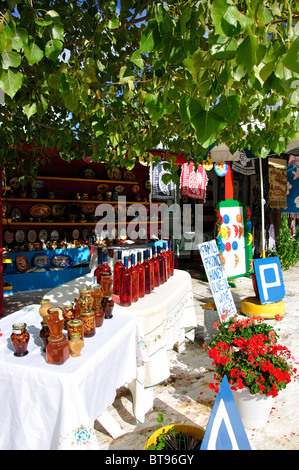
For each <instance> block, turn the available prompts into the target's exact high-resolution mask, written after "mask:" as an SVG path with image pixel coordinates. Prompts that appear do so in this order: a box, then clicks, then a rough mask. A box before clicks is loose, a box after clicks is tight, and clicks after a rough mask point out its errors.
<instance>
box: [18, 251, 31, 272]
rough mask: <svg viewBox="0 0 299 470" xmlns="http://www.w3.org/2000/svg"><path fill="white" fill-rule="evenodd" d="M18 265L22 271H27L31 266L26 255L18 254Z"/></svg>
mask: <svg viewBox="0 0 299 470" xmlns="http://www.w3.org/2000/svg"><path fill="white" fill-rule="evenodd" d="M16 267H17V269H18V270H19V271H20V272H21V273H24V272H25V271H27V269H28V268H29V261H28V259H27V258H26V256H25V255H18V256H17V257H16Z"/></svg>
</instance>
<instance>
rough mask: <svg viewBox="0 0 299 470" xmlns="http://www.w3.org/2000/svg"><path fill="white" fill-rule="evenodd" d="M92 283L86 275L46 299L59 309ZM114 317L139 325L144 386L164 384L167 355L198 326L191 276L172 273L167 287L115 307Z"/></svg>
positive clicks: (184, 272) (168, 373)
mask: <svg viewBox="0 0 299 470" xmlns="http://www.w3.org/2000/svg"><path fill="white" fill-rule="evenodd" d="M92 282H93V274H92V273H89V274H87V275H85V276H82V277H80V278H77V279H74V280H73V281H70V282H68V283H66V284H63V285H61V286H59V287H56V288H55V289H52V290H51V291H50V292H48V293H47V294H46V296H45V297H47V298H49V299H50V301H51V303H52V304H53V305H61V304H62V303H63V302H66V301H73V300H74V298H75V297H77V296H78V295H79V288H83V287H86V286H87V285H90V284H91V283H92ZM113 315H114V316H122V315H129V316H131V317H134V318H136V320H137V322H138V326H139V333H140V335H141V337H142V338H143V339H144V342H145V349H146V353H147V354H148V357H149V360H146V361H145V363H144V384H143V385H144V386H145V387H152V386H154V385H156V384H158V383H160V382H162V381H164V380H166V379H167V378H168V377H169V375H170V370H169V360H168V353H167V351H169V350H171V349H172V348H173V346H174V344H175V343H176V342H178V341H183V339H184V336H185V330H186V329H192V328H195V327H196V326H197V322H196V315H195V308H194V299H193V292H192V280H191V276H190V274H189V273H188V272H186V271H181V270H174V275H173V276H172V277H170V278H169V279H168V281H167V282H166V283H164V284H163V285H161V286H159V287H158V288H156V289H154V291H153V292H152V293H151V294H149V295H146V296H145V297H144V298H142V299H139V300H138V301H137V302H136V303H133V304H132V305H131V306H130V307H120V306H119V305H117V304H115V306H114V310H113ZM142 380H143V379H142Z"/></svg>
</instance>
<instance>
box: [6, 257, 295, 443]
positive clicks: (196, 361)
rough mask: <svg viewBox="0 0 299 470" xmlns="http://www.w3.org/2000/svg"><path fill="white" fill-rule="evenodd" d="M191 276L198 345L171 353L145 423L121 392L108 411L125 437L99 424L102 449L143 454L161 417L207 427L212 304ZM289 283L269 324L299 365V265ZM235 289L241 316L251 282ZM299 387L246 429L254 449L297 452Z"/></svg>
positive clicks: (13, 299) (18, 297)
mask: <svg viewBox="0 0 299 470" xmlns="http://www.w3.org/2000/svg"><path fill="white" fill-rule="evenodd" d="M184 268H185V269H186V270H188V271H189V272H190V274H191V276H192V282H193V292H194V299H195V306H196V316H197V325H198V326H197V329H196V330H195V339H194V341H189V340H187V342H186V351H185V353H184V354H178V353H177V352H175V351H170V352H169V359H170V363H171V375H170V377H169V378H168V379H167V380H166V381H165V382H163V383H161V384H160V385H157V386H156V387H154V407H153V410H152V411H150V412H149V413H147V415H146V420H145V422H144V423H136V421H135V419H134V417H133V415H132V403H131V396H130V394H129V392H128V391H127V389H125V388H121V389H119V390H118V393H117V396H116V399H115V402H114V403H113V405H112V406H111V407H109V412H110V413H111V415H112V416H113V417H114V418H115V420H116V421H117V422H118V423H119V425H120V426H121V427H122V429H123V433H124V434H123V435H122V436H120V437H119V438H117V439H113V438H112V437H111V436H110V435H109V434H108V433H107V432H106V430H105V429H104V428H102V426H101V425H100V424H99V423H97V422H96V423H95V428H96V433H97V437H98V442H99V445H100V448H101V449H102V450H142V449H143V448H144V445H145V443H146V441H147V439H148V438H149V437H150V435H151V434H152V433H153V432H154V431H155V430H156V429H158V428H159V427H160V425H159V424H158V423H157V422H156V418H157V416H158V413H163V414H164V425H168V424H174V423H184V424H194V423H195V424H197V425H200V426H202V427H204V428H205V427H206V425H207V422H208V419H209V416H210V413H211V409H212V406H213V403H214V400H215V394H214V393H213V392H211V390H210V389H209V387H208V384H209V382H210V381H211V380H212V377H213V373H214V371H213V367H212V366H211V361H210V359H209V358H208V356H207V354H206V352H205V351H203V350H202V343H203V340H204V310H203V306H204V304H205V303H206V302H208V301H213V298H212V295H211V291H210V288H209V285H208V283H207V282H205V281H204V280H203V278H202V276H201V275H200V272H199V270H197V269H194V265H193V267H192V265H191V267H190V265H189V266H188V265H186V266H184ZM283 278H284V283H285V290H286V296H285V299H284V301H285V305H286V313H285V314H284V317H283V320H282V321H281V322H279V323H277V322H276V321H275V320H272V319H269V320H267V321H268V322H270V323H272V324H273V325H274V324H275V323H276V325H275V328H276V327H277V328H279V330H280V331H279V334H280V342H281V344H284V345H285V346H287V347H288V348H289V349H290V350H291V351H292V354H293V355H294V357H295V359H296V360H297V361H299V301H298V292H299V263H298V264H297V266H295V267H294V268H292V269H290V270H289V271H286V272H283ZM235 282H236V285H237V287H235V288H232V293H233V297H234V301H235V304H236V306H237V309H238V311H240V304H241V300H242V299H243V298H245V297H247V296H253V295H254V292H253V288H252V283H251V280H250V279H248V278H245V277H244V278H238V279H237V280H236V281H235ZM45 292H46V291H44V290H43V291H34V292H33V291H31V292H30V293H21V294H15V295H13V296H10V297H6V298H5V314H9V313H11V312H13V311H16V310H18V309H19V308H21V307H22V306H24V305H27V304H30V303H36V302H39V300H40V299H41V298H42V297H43V296H44V295H45ZM298 396H299V386H298V383H291V384H289V385H288V386H287V388H286V390H284V391H282V392H281V393H280V395H279V396H278V397H277V398H275V404H274V407H273V408H272V411H271V414H270V417H269V421H268V423H267V425H266V426H265V427H264V428H263V429H261V430H246V433H247V436H248V439H249V442H250V445H251V447H252V449H254V450H295V449H298V448H299V407H298V404H299V403H298Z"/></svg>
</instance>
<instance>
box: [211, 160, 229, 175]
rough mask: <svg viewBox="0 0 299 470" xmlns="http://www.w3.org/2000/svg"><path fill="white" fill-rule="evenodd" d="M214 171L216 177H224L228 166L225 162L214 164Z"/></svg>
mask: <svg viewBox="0 0 299 470" xmlns="http://www.w3.org/2000/svg"><path fill="white" fill-rule="evenodd" d="M214 170H215V173H216V175H218V176H225V175H226V173H227V172H228V164H227V163H226V162H216V163H214Z"/></svg>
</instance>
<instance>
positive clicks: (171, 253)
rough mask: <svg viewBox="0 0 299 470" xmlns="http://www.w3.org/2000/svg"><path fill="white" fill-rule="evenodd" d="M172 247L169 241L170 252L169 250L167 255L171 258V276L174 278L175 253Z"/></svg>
mask: <svg viewBox="0 0 299 470" xmlns="http://www.w3.org/2000/svg"><path fill="white" fill-rule="evenodd" d="M171 247H172V243H171V241H170V240H169V242H168V250H167V254H168V256H169V275H170V276H173V272H174V252H173V251H172V249H171Z"/></svg>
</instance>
